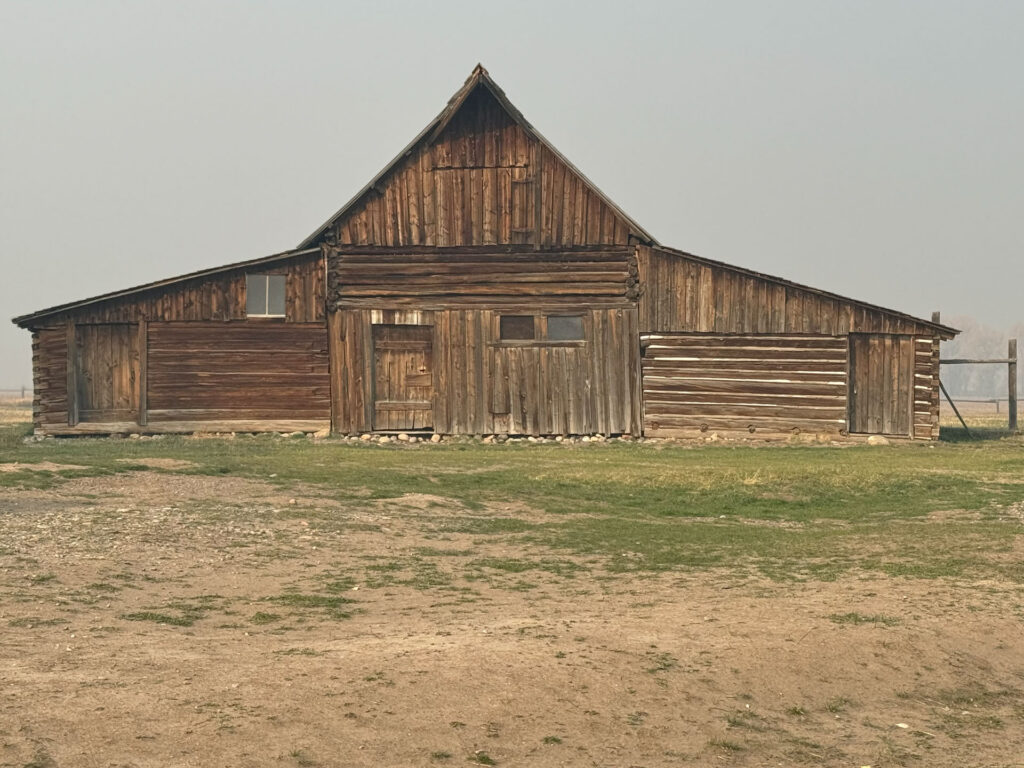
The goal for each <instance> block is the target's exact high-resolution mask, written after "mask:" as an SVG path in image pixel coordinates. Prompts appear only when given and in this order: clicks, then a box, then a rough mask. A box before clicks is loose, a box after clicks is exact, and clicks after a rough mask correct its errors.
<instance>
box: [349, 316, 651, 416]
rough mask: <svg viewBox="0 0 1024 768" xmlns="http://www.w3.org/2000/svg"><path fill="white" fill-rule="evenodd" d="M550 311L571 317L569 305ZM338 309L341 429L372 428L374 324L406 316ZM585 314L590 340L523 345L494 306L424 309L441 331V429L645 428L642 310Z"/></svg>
mask: <svg viewBox="0 0 1024 768" xmlns="http://www.w3.org/2000/svg"><path fill="white" fill-rule="evenodd" d="M537 311H538V312H544V311H545V310H543V309H539V310H537ZM550 311H551V312H552V313H554V314H564V313H566V311H567V310H566V309H565V308H564V307H559V308H558V309H553V310H550ZM335 314H336V315H337V319H336V320H335V319H333V317H332V322H331V328H330V334H331V343H332V345H333V346H332V355H331V362H332V365H331V375H332V388H333V390H334V392H335V393H336V397H335V400H334V409H333V410H334V413H333V424H334V429H335V430H336V431H339V432H364V431H370V430H371V429H372V419H373V408H372V405H373V390H372V384H373V374H372V370H371V368H370V366H369V365H368V362H367V361H371V360H372V357H373V355H372V337H371V332H370V329H371V327H372V323H373V322H401V316H402V313H400V312H391V311H376V312H375V311H374V310H368V309H343V310H339V311H338V312H337V313H335ZM579 314H582V315H583V316H584V319H585V323H584V325H585V335H586V341H584V342H582V343H579V342H570V343H564V344H561V343H526V344H518V343H510V342H499V341H498V318H499V316H500V314H499V313H498V312H494V311H492V310H460V309H450V310H438V311H433V312H422V313H417V315H418V318H419V322H422V323H424V324H428V325H432V326H433V328H434V344H433V347H434V350H435V352H434V360H433V365H434V387H433V390H434V404H433V417H434V422H435V423H434V424H433V425H432V426H433V428H434V430H435V431H439V432H443V433H450V434H492V433H502V432H507V433H510V434H535V435H540V434H589V433H596V432H601V433H606V434H621V433H637V432H638V428H639V418H640V403H639V390H638V386H637V385H638V381H637V377H636V375H635V374H636V371H637V370H638V368H637V364H638V360H637V357H638V349H637V348H636V345H635V341H636V338H637V329H636V312H635V310H633V309H622V308H620V309H606V310H581V311H579ZM375 315H376V317H375ZM396 317H397V318H399V319H398V320H396Z"/></svg>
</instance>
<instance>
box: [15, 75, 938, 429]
mask: <svg viewBox="0 0 1024 768" xmlns="http://www.w3.org/2000/svg"><path fill="white" fill-rule="evenodd" d="M14 322H15V323H17V324H18V325H19V326H21V327H23V328H26V329H29V330H30V331H31V332H32V351H33V365H34V384H35V426H36V431H37V432H38V433H40V434H48V435H78V434H97V433H98V434H108V433H128V432H145V433H161V432H192V431H206V432H228V431H246V432H254V431H296V430H302V431H316V430H322V429H325V428H328V427H329V428H330V429H331V430H333V431H334V432H336V433H365V432H385V433H386V432H402V431H404V432H410V431H414V430H426V431H432V432H439V433H443V434H500V433H507V434H524V435H553V434H554V435H558V434H573V435H585V434H596V433H600V434H604V435H613V434H628V435H633V436H638V435H641V434H643V435H648V436H690V435H693V436H698V435H700V434H701V433H709V432H717V433H720V434H722V435H723V436H725V435H729V434H739V435H743V436H748V437H749V436H750V435H754V436H756V437H764V436H767V437H772V436H780V435H786V436H788V435H792V434H805V435H807V434H810V435H827V436H830V437H832V438H836V439H841V438H845V437H849V438H855V437H856V436H858V435H872V434H882V435H887V436H890V437H900V438H908V439H918V440H934V439H936V438H937V436H938V408H939V391H938V371H939V367H938V355H939V351H938V350H939V341H940V340H941V339H949V338H952V336H953V335H954V334H955V333H956V331H955V330H954V329H952V328H948V327H946V326H943V325H941V324H939V323H938V322H937V318H933V320H932V321H929V320H923V319H919V318H916V317H911V316H910V315H907V314H904V313H902V312H897V311H894V310H889V309H884V308H882V307H877V306H873V305H871V304H867V303H865V302H862V301H856V300H854V299H848V298H844V297H843V296H839V295H836V294H833V293H829V292H827V291H822V290H817V289H814V288H809V287H806V286H803V285H798V284H796V283H792V282H789V281H787V280H782V279H779V278H776V277H771V276H770V275H765V274H760V273H757V272H753V271H750V270H747V269H743V268H741V267H736V266H732V265H729V264H723V263H720V262H716V261H712V260H710V259H705V258H702V257H699V256H694V255H692V254H689V253H685V252H683V251H679V250H675V249H673V248H668V247H665V246H663V245H661V244H660V243H659V242H658V241H657V240H656V239H655V238H654V237H653V236H652V235H650V234H649V233H648V232H647V231H645V230H644V229H643V228H642V227H641V226H640V225H639V224H637V223H636V222H635V221H634V220H633V219H632V218H630V217H629V216H628V215H626V214H625V213H624V212H623V211H622V210H621V209H620V208H619V207H618V206H617V205H616V204H615V203H614V202H612V201H611V200H610V199H608V198H607V197H606V196H605V195H604V194H603V193H602V192H601V191H600V190H599V189H597V188H596V187H595V186H594V185H593V184H592V183H591V182H590V181H588V179H587V178H586V177H585V176H584V175H583V174H582V173H580V171H579V170H577V169H576V168H575V166H573V165H572V164H571V163H570V162H569V161H568V160H567V159H566V158H565V157H564V156H563V155H562V154H561V153H560V152H559V151H558V150H556V149H555V148H554V147H553V146H552V145H551V144H550V143H549V142H548V141H547V140H546V139H545V138H544V137H543V136H541V135H540V134H539V133H538V132H537V131H536V130H535V129H534V128H533V126H531V125H530V123H528V122H527V121H526V119H525V118H524V117H523V115H522V114H520V112H519V111H518V110H517V109H516V108H515V107H514V106H513V105H512V104H511V103H510V102H509V101H508V99H507V98H506V96H505V94H504V93H503V92H502V91H501V89H500V88H498V86H497V85H496V84H495V83H494V81H493V80H492V79H491V78H490V76H489V75H488V74H487V72H486V70H484V69H483V68H482V67H479V66H478V67H477V68H476V69H475V70H474V71H473V73H472V75H471V76H470V77H469V79H468V80H467V81H466V83H465V85H464V86H463V87H462V88H461V89H460V90H459V91H458V92H457V93H456V94H455V95H454V96H453V97H452V99H451V100H450V101H449V103H448V105H447V106H446V107H445V109H444V110H443V111H442V112H441V114H439V115H438V116H437V117H436V118H435V119H434V120H432V121H431V122H430V124H429V125H428V126H427V127H426V128H425V129H424V130H423V131H422V132H421V133H420V134H419V135H418V136H417V137H416V138H415V139H413V141H412V142H411V143H410V144H409V145H408V146H407V147H406V148H405V149H403V150H402V151H401V152H400V153H399V154H398V156H397V157H396V158H395V159H394V160H393V161H391V163H389V164H388V165H387V167H386V168H385V169H384V170H383V171H381V172H380V173H379V174H378V175H377V176H376V177H375V178H374V179H373V180H372V181H370V183H369V184H367V185H366V187H364V188H363V189H362V190H361V191H360V192H359V193H358V194H356V196H355V197H353V198H352V199H351V200H350V201H349V202H348V203H346V204H345V205H344V206H343V207H342V208H341V210H339V211H338V212H337V213H335V214H334V215H333V216H331V217H330V219H328V221H327V222H326V223H325V224H324V225H323V226H321V227H320V228H319V229H317V230H316V231H315V232H314V233H313V234H311V235H310V236H309V237H307V238H306V239H305V240H303V241H302V243H300V244H299V246H298V248H296V249H295V250H293V251H287V252H285V253H278V254H274V255H272V256H267V257H263V258H257V259H252V260H250V261H245V262H240V263H235V264H229V265H227V266H222V267H216V268H212V269H207V270H203V271H200V272H195V273H192V274H188V275H183V276H181V277H175V278H170V279H167V280H161V281H158V282H155V283H150V284H148V285H142V286H139V287H136V288H130V289H127V290H123V291H117V292H114V293H109V294H105V295H103V296H97V297H94V298H90V299H84V300H82V301H76V302H72V303H69V304H63V305H61V306H56V307H51V308H49V309H44V310H41V311H39V312H34V313H32V314H29V315H24V316H22V317H18V318H15V320H14Z"/></svg>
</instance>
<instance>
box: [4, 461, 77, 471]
mask: <svg viewBox="0 0 1024 768" xmlns="http://www.w3.org/2000/svg"><path fill="white" fill-rule="evenodd" d="M67 469H86V467H83V466H80V465H78V464H55V463H54V462H52V461H38V462H35V463H22V462H17V461H14V462H9V463H6V464H0V472H60V471H61V470H67Z"/></svg>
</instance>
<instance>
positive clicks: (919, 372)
mask: <svg viewBox="0 0 1024 768" xmlns="http://www.w3.org/2000/svg"><path fill="white" fill-rule="evenodd" d="M914 361H915V362H914V437H915V438H916V439H918V440H938V439H939V341H938V339H935V338H932V337H919V338H916V339H914Z"/></svg>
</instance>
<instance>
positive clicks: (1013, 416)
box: [1006, 339, 1017, 432]
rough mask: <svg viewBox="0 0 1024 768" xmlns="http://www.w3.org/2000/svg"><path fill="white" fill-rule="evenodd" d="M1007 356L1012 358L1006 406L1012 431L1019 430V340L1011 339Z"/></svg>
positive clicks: (1009, 366) (1008, 366)
mask: <svg viewBox="0 0 1024 768" xmlns="http://www.w3.org/2000/svg"><path fill="white" fill-rule="evenodd" d="M1006 356H1007V357H1008V358H1009V359H1010V363H1009V365H1007V368H1009V369H1010V373H1009V400H1010V402H1009V404H1008V406H1007V408H1006V412H1007V414H1008V415H1009V419H1010V431H1011V432H1016V431H1017V340H1016V339H1010V342H1009V344H1008V348H1007V353H1006Z"/></svg>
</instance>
